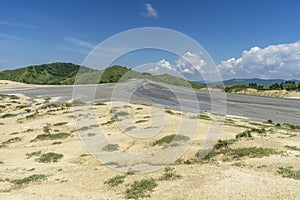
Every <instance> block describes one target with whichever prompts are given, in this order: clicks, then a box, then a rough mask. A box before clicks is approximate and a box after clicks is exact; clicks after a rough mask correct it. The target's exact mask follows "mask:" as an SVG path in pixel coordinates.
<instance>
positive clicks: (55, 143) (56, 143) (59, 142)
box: [52, 141, 62, 145]
mask: <svg viewBox="0 0 300 200" xmlns="http://www.w3.org/2000/svg"><path fill="white" fill-rule="evenodd" d="M61 143H62V142H61V141H58V142H53V143H52V145H58V144H61Z"/></svg>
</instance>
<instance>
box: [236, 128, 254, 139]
mask: <svg viewBox="0 0 300 200" xmlns="http://www.w3.org/2000/svg"><path fill="white" fill-rule="evenodd" d="M243 137H247V138H251V137H252V135H251V131H249V130H247V131H244V132H242V133H239V134H237V135H236V136H235V138H236V139H240V138H243Z"/></svg>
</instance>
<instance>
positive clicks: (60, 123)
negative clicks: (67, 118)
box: [53, 122, 68, 126]
mask: <svg viewBox="0 0 300 200" xmlns="http://www.w3.org/2000/svg"><path fill="white" fill-rule="evenodd" d="M66 124H68V122H58V123H56V124H53V126H63V125H66Z"/></svg>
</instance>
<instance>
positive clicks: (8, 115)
mask: <svg viewBox="0 0 300 200" xmlns="http://www.w3.org/2000/svg"><path fill="white" fill-rule="evenodd" d="M15 116H17V114H11V113H8V114H4V115H2V118H7V117H15Z"/></svg>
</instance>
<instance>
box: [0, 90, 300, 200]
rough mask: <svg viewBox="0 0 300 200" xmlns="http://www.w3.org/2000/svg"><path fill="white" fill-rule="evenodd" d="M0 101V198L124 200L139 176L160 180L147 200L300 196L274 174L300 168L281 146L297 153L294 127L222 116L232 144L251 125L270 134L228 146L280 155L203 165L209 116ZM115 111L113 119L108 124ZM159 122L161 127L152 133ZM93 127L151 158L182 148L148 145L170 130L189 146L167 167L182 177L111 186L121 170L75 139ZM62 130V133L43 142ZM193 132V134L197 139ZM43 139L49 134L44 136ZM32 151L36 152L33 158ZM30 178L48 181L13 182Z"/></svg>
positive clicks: (296, 183) (114, 105)
mask: <svg viewBox="0 0 300 200" xmlns="http://www.w3.org/2000/svg"><path fill="white" fill-rule="evenodd" d="M18 87H19V86H18ZM0 99H1V100H0V105H1V108H0V110H1V112H0V113H1V116H2V118H0V150H1V154H0V199H39V200H40V199H95V200H98V199H124V198H125V194H126V190H127V189H128V188H130V185H131V184H133V182H134V181H140V180H142V179H144V178H148V179H150V178H154V179H155V180H156V183H157V186H156V187H155V188H154V190H153V191H152V192H149V193H148V197H146V199H300V190H299V188H300V180H296V179H293V178H285V177H282V175H281V174H279V173H278V170H279V168H280V167H285V168H288V167H292V168H293V169H294V170H300V165H299V164H300V151H298V150H292V149H288V148H287V147H286V145H288V146H293V147H297V148H300V134H299V130H298V129H295V130H294V129H293V130H292V129H288V128H286V127H283V126H280V127H279V126H275V125H273V124H265V123H256V122H249V121H246V120H244V119H236V118H227V119H226V120H225V122H224V125H223V126H222V129H221V131H220V135H219V139H223V140H228V139H234V138H235V136H236V134H238V133H241V132H243V131H245V130H249V129H251V128H259V129H261V128H265V129H266V130H267V131H266V132H265V133H263V134H261V133H257V132H255V131H254V132H253V133H252V137H251V138H241V139H239V140H237V141H236V142H235V143H233V144H231V145H230V148H232V149H240V148H246V147H262V148H271V149H275V150H276V151H280V152H281V153H279V154H272V155H269V156H264V157H249V156H245V157H240V158H239V157H231V156H228V155H225V154H224V155H223V154H220V155H216V156H215V157H212V158H211V159H209V160H204V159H199V158H198V157H197V156H196V154H197V152H198V151H199V149H201V148H202V144H203V143H204V139H205V138H206V136H207V130H209V128H210V127H211V126H212V125H213V123H212V120H211V119H216V120H220V118H218V117H217V116H211V115H209V114H207V113H202V117H201V119H199V118H197V116H195V115H194V114H190V113H180V112H178V111H166V109H164V108H151V107H148V106H145V105H134V104H127V103H122V102H106V103H104V104H103V105H102V104H101V105H97V106H94V105H81V106H76V107H68V106H65V105H59V106H48V107H44V108H43V107H42V106H43V105H47V104H49V103H50V104H51V103H53V102H54V101H55V99H47V98H45V99H44V98H41V99H36V100H35V102H34V103H29V102H28V99H27V98H26V97H25V96H20V97H19V98H17V97H14V96H1V98H0ZM83 111H89V112H83ZM82 112H83V113H82ZM93 113H94V114H93ZM121 113H122V114H121ZM126 113H127V114H126ZM7 114H15V115H7ZM116 114H118V117H117V120H116V118H114V119H115V120H113V121H112V119H113V117H116ZM5 115H6V116H5ZM3 116H5V117H4V118H3ZM95 117H96V122H97V125H98V127H95V126H90V125H89V126H88V127H89V128H86V130H84V131H80V132H78V128H80V122H83V124H85V121H84V120H85V119H92V118H95ZM90 121H93V120H90ZM161 121H163V123H162V124H163V126H161V127H160V128H159V129H157V128H155V125H159V124H160V122H161ZM192 121H193V123H194V122H195V123H196V124H197V127H196V129H195V128H194V127H193V126H190V127H189V126H188V125H189V123H192ZM76 122H77V123H76ZM182 122H185V124H184V126H183V127H184V130H183V131H182V130H181V129H180V128H181V127H182ZM58 123H59V124H58ZM93 123H94V121H93ZM219 124H222V123H221V121H219ZM78 125H79V126H78ZM92 125H95V124H92ZM85 126H87V124H85ZM82 127H83V126H81V128H82ZM129 127H131V128H129ZM149 127H150V128H149ZM94 128H96V129H99V128H100V129H101V130H102V131H103V132H104V133H105V136H106V137H107V139H109V140H110V141H111V143H113V144H118V148H119V150H120V151H122V152H135V153H136V152H139V153H141V152H142V153H149V152H152V151H155V150H162V149H164V148H165V149H168V148H177V147H178V148H179V147H180V146H181V145H183V143H180V142H178V143H173V144H174V145H173V146H172V147H168V146H166V144H162V145H155V146H153V144H154V143H155V142H156V141H158V140H159V139H161V138H162V137H164V136H168V135H171V134H174V133H175V134H176V133H180V134H181V135H186V136H188V137H189V138H190V140H189V141H187V143H188V147H189V148H188V149H187V151H185V152H184V154H183V155H182V156H181V157H179V158H178V159H177V161H176V162H175V163H173V164H171V165H170V166H171V167H172V168H174V170H175V171H176V174H178V175H180V176H181V177H180V178H177V179H175V178H174V179H170V180H164V181H161V180H159V179H160V177H162V176H163V174H164V166H163V167H162V169H160V170H156V171H154V172H151V173H139V172H136V173H134V174H132V175H127V176H126V177H125V179H124V182H123V183H121V184H119V185H118V186H115V187H112V186H109V185H108V184H106V183H105V181H107V180H108V179H109V178H112V177H114V176H116V175H124V174H125V173H124V172H122V171H118V170H116V169H113V168H112V167H110V166H108V165H107V163H104V162H101V161H99V160H97V159H96V158H95V157H94V156H92V155H90V154H89V150H90V149H89V148H88V149H87V148H85V146H84V145H83V143H82V140H80V138H82V139H84V138H91V140H92V141H96V139H94V137H97V135H96V136H95V135H94V134H93V133H94V131H95V129H94ZM126 128H129V129H126ZM153 132H155V134H153ZM59 133H67V135H66V136H65V137H61V138H49V137H48V136H49V134H50V135H55V134H59ZM191 133H195V138H192V136H193V134H191ZM43 134H44V136H45V135H46V136H45V137H42V136H41V135H43ZM138 134H144V135H142V136H144V137H145V138H146V139H139V138H138V137H141V135H138ZM47 135H48V136H47ZM134 136H136V137H134ZM137 136H138V137H137ZM91 149H92V148H91ZM33 152H36V153H35V155H30V154H32V153H33ZM49 152H53V153H57V154H62V155H63V157H62V158H59V159H58V160H57V162H49V163H44V162H41V160H39V159H40V158H41V155H42V154H46V153H49ZM32 175H45V176H46V178H41V179H38V180H33V181H26V180H23V182H22V183H19V184H18V183H17V182H16V179H19V180H20V179H23V178H26V177H30V176H32Z"/></svg>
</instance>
